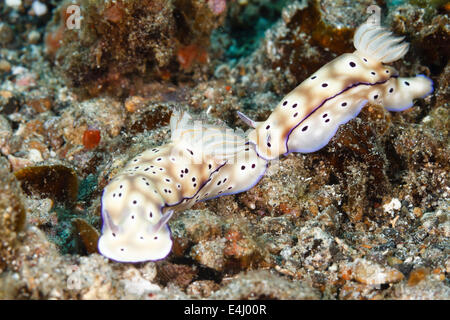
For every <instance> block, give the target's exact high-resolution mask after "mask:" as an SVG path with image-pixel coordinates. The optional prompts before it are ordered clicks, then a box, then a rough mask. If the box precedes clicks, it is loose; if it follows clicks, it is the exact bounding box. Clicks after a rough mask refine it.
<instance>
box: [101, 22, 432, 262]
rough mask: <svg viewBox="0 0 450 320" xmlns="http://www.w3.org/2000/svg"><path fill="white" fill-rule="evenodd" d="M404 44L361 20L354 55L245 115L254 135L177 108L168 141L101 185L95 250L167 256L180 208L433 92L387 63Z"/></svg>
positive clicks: (128, 256)
mask: <svg viewBox="0 0 450 320" xmlns="http://www.w3.org/2000/svg"><path fill="white" fill-rule="evenodd" d="M402 41H403V38H398V37H394V36H392V35H391V33H390V32H388V31H387V30H386V29H385V28H382V27H380V26H378V25H373V24H363V25H362V26H360V27H359V28H358V30H357V31H356V33H355V36H354V45H355V47H356V51H355V52H353V53H351V54H350V53H347V54H343V55H341V56H340V57H338V58H336V59H335V60H333V61H331V62H329V63H328V64H326V65H324V66H323V67H322V68H321V69H319V70H318V71H317V72H316V73H314V74H313V75H312V76H311V77H309V78H308V79H306V80H305V81H304V82H302V83H301V84H300V85H299V86H298V87H297V88H295V89H294V90H293V91H291V92H290V93H289V94H288V95H287V96H286V97H284V98H283V99H282V100H281V102H280V103H279V105H278V106H277V107H276V108H275V110H274V111H273V113H272V114H271V115H270V116H269V118H268V119H267V120H266V121H264V122H255V121H253V120H251V119H249V118H248V117H247V116H245V115H244V114H242V113H239V116H240V117H241V118H242V119H243V120H244V121H245V122H246V123H247V124H248V125H250V126H251V127H253V129H251V130H250V131H249V132H248V137H246V136H245V134H244V133H243V132H240V131H233V130H231V129H228V128H226V127H224V126H212V125H205V124H204V123H200V124H198V125H196V123H195V122H193V121H192V119H191V117H190V116H189V115H188V114H187V113H186V112H179V111H176V112H174V114H173V116H172V118H171V121H170V128H171V142H170V143H168V144H166V145H164V146H161V147H157V148H153V149H150V150H147V151H145V152H143V153H142V154H139V155H137V156H136V157H135V158H134V159H132V160H131V161H130V162H129V163H128V165H127V166H126V167H125V168H124V169H123V170H122V171H121V172H120V173H119V174H118V175H117V176H116V177H114V178H113V179H112V180H111V182H110V183H109V184H108V185H107V186H106V188H105V189H104V191H103V196H102V219H103V228H102V235H101V237H100V239H99V243H98V248H99V251H100V252H101V253H102V254H103V255H105V256H106V257H108V258H111V259H113V260H116V261H121V262H139V261H147V260H158V259H162V258H164V257H166V256H167V254H168V253H169V252H170V250H171V247H172V240H171V237H170V230H169V227H168V225H167V222H168V221H169V219H170V217H171V216H172V214H173V213H174V212H175V211H182V210H185V209H188V208H189V207H191V206H192V205H194V204H195V203H196V202H198V201H203V200H208V199H212V198H215V197H218V196H222V195H228V194H234V193H239V192H243V191H245V190H248V189H249V188H252V187H253V186H254V185H255V184H256V183H258V181H259V180H260V179H261V177H262V176H263V174H264V172H265V170H266V167H267V163H268V161H269V160H272V159H276V158H278V157H279V156H280V155H283V154H288V153H290V152H305V153H306V152H313V151H316V150H319V149H320V148H322V147H323V146H325V145H326V144H327V143H328V141H329V140H330V139H331V138H332V137H333V135H334V134H335V133H336V131H337V129H338V127H339V125H341V124H344V123H346V122H348V121H349V120H350V119H352V118H354V117H356V115H357V114H358V113H359V112H360V110H361V108H362V107H363V106H364V105H365V104H366V103H367V102H368V101H370V102H372V103H376V104H380V105H382V106H384V107H385V108H386V109H387V110H391V111H401V110H405V109H407V108H409V107H411V106H412V103H413V99H415V98H418V97H424V96H426V95H428V94H430V93H431V92H432V91H433V86H432V82H431V80H430V79H428V78H426V77H425V76H422V75H419V76H416V77H413V78H401V77H399V76H398V73H397V71H396V70H395V69H393V68H391V67H389V66H386V65H385V63H390V62H393V61H395V60H398V59H400V58H402V57H403V56H404V55H405V53H406V52H407V50H408V44H407V43H403V42H402Z"/></svg>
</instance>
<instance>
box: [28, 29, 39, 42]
mask: <svg viewBox="0 0 450 320" xmlns="http://www.w3.org/2000/svg"><path fill="white" fill-rule="evenodd" d="M40 39H41V34H40V33H39V31H36V30H32V31H30V33H28V35H27V40H28V42H29V43H31V44H36V43H38V42H39V40H40Z"/></svg>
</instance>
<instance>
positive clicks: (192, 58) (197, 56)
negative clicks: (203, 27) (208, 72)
mask: <svg viewBox="0 0 450 320" xmlns="http://www.w3.org/2000/svg"><path fill="white" fill-rule="evenodd" d="M177 59H178V62H179V63H180V65H181V67H182V68H183V69H184V70H190V68H191V67H192V64H193V63H194V62H199V63H206V62H208V53H207V52H206V50H205V49H204V48H202V47H200V46H198V45H195V44H191V45H188V46H185V47H180V48H179V49H178V53H177Z"/></svg>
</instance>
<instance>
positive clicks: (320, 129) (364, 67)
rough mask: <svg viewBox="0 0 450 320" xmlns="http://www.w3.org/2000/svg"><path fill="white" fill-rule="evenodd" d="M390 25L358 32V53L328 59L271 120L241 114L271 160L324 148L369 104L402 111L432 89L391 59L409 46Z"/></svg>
mask: <svg viewBox="0 0 450 320" xmlns="http://www.w3.org/2000/svg"><path fill="white" fill-rule="evenodd" d="M402 41H403V38H401V37H395V36H392V33H391V32H389V31H388V30H386V29H385V28H383V27H381V26H379V25H376V24H369V23H365V24H363V25H361V26H360V27H359V28H358V29H357V31H356V32H355V36H354V39H353V43H354V45H355V48H356V51H355V52H353V53H346V54H343V55H341V56H339V57H337V58H336V59H334V60H333V61H331V62H329V63H327V64H326V65H324V66H323V67H322V68H320V69H319V70H318V71H317V72H315V73H314V74H313V75H311V76H310V77H309V78H308V79H306V80H305V81H303V82H302V83H301V84H300V85H298V86H297V87H296V88H295V89H294V90H292V91H291V92H290V93H288V94H287V95H286V96H285V97H284V98H283V99H282V100H281V101H280V103H279V104H278V105H277V107H276V108H275V109H274V111H273V112H272V114H271V115H270V116H269V118H268V119H267V120H266V121H263V122H255V121H253V120H251V119H249V118H248V117H247V116H245V115H244V114H242V113H239V116H240V117H241V118H242V119H243V120H244V121H245V122H246V123H247V124H248V125H249V126H251V127H252V128H254V129H253V130H251V131H250V132H249V134H248V138H249V141H250V143H251V144H252V145H254V146H255V148H256V152H257V153H258V155H259V156H260V157H262V158H264V159H266V160H272V159H276V158H278V157H279V156H281V155H285V154H288V153H291V152H303V153H308V152H314V151H317V150H319V149H321V148H322V147H324V146H325V145H326V144H327V143H328V141H329V140H330V139H331V138H332V137H333V136H334V134H335V133H336V131H337V129H338V127H339V125H341V124H344V123H346V122H348V121H349V120H351V119H353V118H354V117H356V116H357V115H358V113H359V112H360V110H361V108H362V107H363V106H364V105H365V104H366V103H367V102H371V103H375V104H379V105H382V106H384V107H385V108H386V109H387V110H390V111H402V110H405V109H407V108H409V107H411V106H412V105H413V99H415V98H419V97H425V96H427V95H428V94H430V93H431V92H432V91H433V84H432V81H431V80H430V79H428V78H427V77H425V76H423V75H418V76H416V77H412V78H402V77H399V76H398V73H397V71H396V70H395V69H393V68H392V67H389V66H386V65H385V63H391V62H393V61H396V60H398V59H400V58H402V57H403V56H404V55H405V54H406V52H407V51H408V47H409V45H408V44H407V43H404V42H402Z"/></svg>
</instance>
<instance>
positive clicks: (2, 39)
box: [0, 22, 14, 46]
mask: <svg viewBox="0 0 450 320" xmlns="http://www.w3.org/2000/svg"><path fill="white" fill-rule="evenodd" d="M13 38H14V33H13V31H12V30H11V27H10V26H9V25H7V24H6V23H4V22H0V45H3V46H5V45H7V44H9V43H10V42H11V41H12V40H13Z"/></svg>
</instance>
